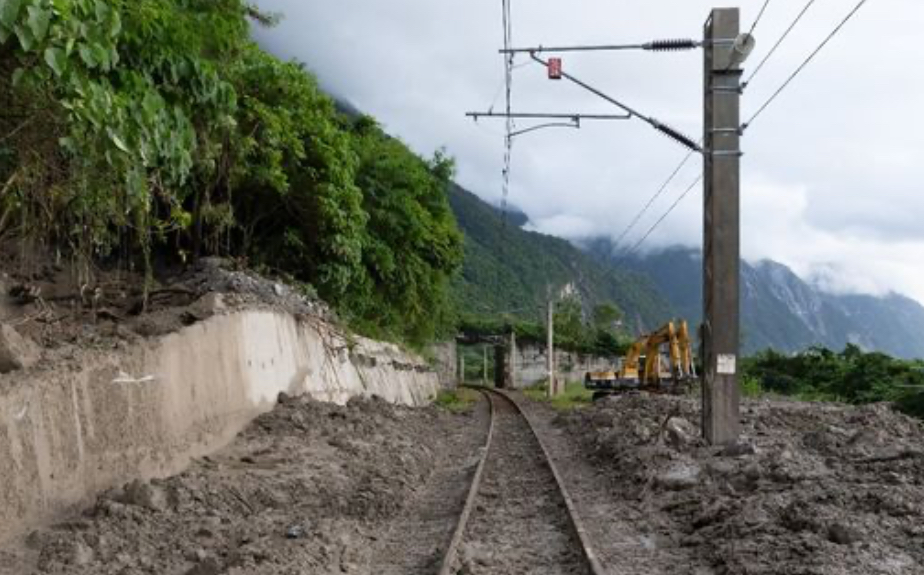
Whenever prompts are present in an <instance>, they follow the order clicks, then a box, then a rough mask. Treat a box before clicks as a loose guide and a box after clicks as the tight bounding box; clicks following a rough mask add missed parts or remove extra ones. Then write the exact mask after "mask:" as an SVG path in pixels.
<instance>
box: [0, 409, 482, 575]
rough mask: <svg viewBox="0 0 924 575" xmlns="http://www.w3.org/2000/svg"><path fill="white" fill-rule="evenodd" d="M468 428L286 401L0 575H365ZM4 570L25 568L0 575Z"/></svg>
mask: <svg viewBox="0 0 924 575" xmlns="http://www.w3.org/2000/svg"><path fill="white" fill-rule="evenodd" d="M473 417H474V416H473V415H472V414H471V413H466V414H450V413H448V412H446V411H443V410H439V409H436V408H425V409H420V408H418V409H412V408H406V407H399V406H394V405H391V404H388V403H386V402H384V401H382V400H378V399H371V400H352V401H350V403H349V404H348V405H346V406H342V407H341V406H336V405H331V404H324V403H320V402H316V401H313V400H311V399H308V398H290V397H287V396H285V395H284V394H283V395H282V396H281V398H280V403H279V405H277V407H276V408H275V410H274V411H272V412H270V413H267V414H265V415H263V416H261V417H259V418H257V419H256V420H255V421H254V422H252V423H251V424H250V426H249V427H248V428H247V429H246V430H245V431H244V432H243V433H242V434H241V435H239V436H238V438H237V439H235V441H234V442H233V443H232V444H231V445H230V446H228V447H227V448H225V449H224V450H222V451H220V452H218V453H217V454H215V455H213V456H211V457H206V458H202V459H201V460H199V461H197V462H195V463H194V464H193V465H192V466H191V467H190V469H189V470H187V471H186V472H185V473H182V474H181V475H178V476H175V477H172V478H169V479H164V480H153V481H150V482H147V481H134V482H132V483H129V484H128V485H126V486H124V487H122V488H120V489H115V490H112V491H109V492H107V493H105V494H103V495H102V496H100V497H99V498H98V500H97V501H96V504H95V505H93V506H92V507H91V508H90V509H88V510H87V511H86V512H84V513H83V514H82V515H80V516H78V517H75V518H73V519H71V520H69V521H65V522H62V523H60V524H58V525H55V526H53V527H50V528H48V529H42V530H39V531H36V532H34V533H32V534H31V535H30V536H29V537H28V540H27V541H26V547H25V548H24V549H20V552H19V553H18V555H17V554H16V553H14V552H11V551H9V550H7V551H5V552H4V551H0V574H2V575H12V574H13V573H16V575H23V574H24V573H35V574H59V575H63V574H68V575H90V574H94V575H106V574H112V575H116V574H119V575H128V574H158V575H161V574H169V575H172V574H177V575H217V574H227V575H234V574H244V573H247V574H274V575H276V574H302V573H312V574H327V573H338V574H340V573H369V572H374V570H373V571H369V570H368V563H369V560H370V557H369V555H370V553H371V550H372V549H373V548H374V546H375V542H376V540H377V539H378V538H379V537H380V536H381V534H382V533H384V532H386V530H387V526H388V524H389V523H390V522H391V521H392V520H393V519H394V518H395V517H396V515H397V514H398V513H399V512H400V510H401V509H402V507H403V506H404V505H405V504H406V502H407V501H408V500H409V499H411V498H412V496H413V495H414V494H415V492H417V491H418V490H420V489H422V488H423V486H424V484H425V483H426V481H427V479H428V478H429V477H430V475H431V474H432V473H433V472H434V469H436V468H438V467H439V466H440V465H442V464H444V463H445V462H444V461H443V459H445V458H447V457H451V456H452V454H446V453H443V452H442V450H441V449H440V447H441V446H443V445H445V444H447V442H449V441H450V438H451V437H452V436H453V434H456V436H458V434H465V433H469V430H468V427H469V426H470V425H471V423H472V418H473ZM456 456H458V454H456ZM30 554H31V559H30V560H29V561H24V559H23V556H28V555H30ZM13 559H16V560H18V562H19V564H20V565H23V564H29V565H30V566H29V568H28V569H25V570H24V569H23V568H20V569H18V570H14V571H8V572H7V571H5V570H4V568H3V566H4V564H15V563H16V561H13Z"/></svg>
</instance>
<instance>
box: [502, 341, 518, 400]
mask: <svg viewBox="0 0 924 575" xmlns="http://www.w3.org/2000/svg"><path fill="white" fill-rule="evenodd" d="M507 369H508V370H509V374H510V377H509V379H508V381H507V385H506V386H505V387H509V388H510V389H516V388H517V334H516V332H515V331H513V330H511V331H510V360H509V362H508V366H507Z"/></svg>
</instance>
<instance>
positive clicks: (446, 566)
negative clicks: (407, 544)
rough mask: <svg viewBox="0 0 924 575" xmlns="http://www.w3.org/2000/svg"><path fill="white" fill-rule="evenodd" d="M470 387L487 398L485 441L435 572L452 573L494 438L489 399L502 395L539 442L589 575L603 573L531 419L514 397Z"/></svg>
mask: <svg viewBox="0 0 924 575" xmlns="http://www.w3.org/2000/svg"><path fill="white" fill-rule="evenodd" d="M471 389H475V390H477V391H479V392H481V394H482V395H484V397H485V398H486V399H487V400H488V405H489V406H490V410H491V423H490V426H489V428H488V438H487V441H486V442H485V447H484V453H483V455H482V458H481V461H480V462H479V463H478V468H477V469H476V470H475V475H474V478H473V479H472V484H471V487H470V488H469V492H468V497H467V498H466V501H465V507H464V509H463V510H462V514H461V515H460V516H459V523H458V524H457V525H456V530H455V533H453V536H452V540H451V542H450V544H449V548H448V549H447V550H446V553H445V555H444V556H443V562H442V564H441V566H440V570H439V575H451V574H452V563H453V561H455V558H456V555H457V554H458V548H459V545H460V544H461V542H462V537H463V535H464V533H465V527H466V526H467V525H468V520H469V518H470V517H471V513H472V509H473V508H474V505H475V499H476V498H477V496H478V491H479V489H480V487H481V479H482V475H483V471H484V465H485V462H486V461H487V460H488V455H489V453H490V450H491V446H492V440H493V439H494V427H495V426H494V422H495V417H494V416H495V413H496V412H497V409H496V408H495V406H494V399H493V398H496V397H500V398H503V399H504V400H505V401H507V402H508V403H509V404H510V405H512V406H513V408H514V410H515V411H516V412H517V413H518V414H519V415H520V417H522V418H523V421H525V422H526V426H527V427H528V428H529V431H530V433H531V434H532V436H533V438H535V440H536V443H537V444H538V445H539V449H540V451H542V455H543V458H544V460H545V463H546V465H548V467H549V469H550V470H551V471H552V475H553V476H554V477H555V484H556V486H557V487H558V492H559V493H560V494H561V496H562V499H564V501H565V507H566V508H567V510H568V519H569V520H570V522H571V527H572V528H573V529H574V532H575V534H576V535H577V537H578V542H579V543H580V545H581V552H582V554H583V556H584V559H585V560H586V561H587V564H588V566H589V567H590V572H591V575H606V571H604V569H603V565H602V564H601V563H600V560H599V559H597V555H596V553H595V552H594V551H593V547H592V546H591V544H590V536H589V535H588V533H587V529H586V528H585V527H584V523H583V521H581V518H580V516H579V515H578V512H577V506H576V505H575V504H574V499H572V497H571V494H570V493H569V492H568V489H567V488H566V487H565V482H564V479H563V476H562V474H561V473H560V472H559V471H558V467H556V465H555V462H554V460H553V459H552V456H551V454H550V453H549V450H548V449H547V448H546V446H545V444H544V443H543V442H542V438H541V437H540V436H539V433H538V432H537V431H536V427H535V426H534V425H533V422H532V420H530V418H529V416H528V415H527V414H526V412H525V411H524V410H523V408H522V407H521V406H520V404H518V403H517V402H516V400H514V399H513V398H512V397H511V396H510V395H508V394H507V393H505V392H503V391H499V390H496V389H490V388H486V387H478V386H471Z"/></svg>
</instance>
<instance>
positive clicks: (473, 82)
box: [255, 0, 924, 300]
mask: <svg viewBox="0 0 924 575" xmlns="http://www.w3.org/2000/svg"><path fill="white" fill-rule="evenodd" d="M258 4H259V5H260V6H261V7H263V8H265V9H268V10H272V11H278V12H282V13H284V14H285V16H286V17H285V20H284V21H283V22H282V24H281V25H280V26H278V27H277V28H274V29H271V30H261V29H258V30H256V32H255V34H256V37H257V38H258V40H259V41H260V42H261V43H263V44H264V45H265V46H266V47H268V48H269V49H270V50H272V51H273V52H275V53H277V54H279V55H280V56H282V57H285V58H294V59H298V60H301V61H304V62H305V63H306V64H307V65H308V66H309V68H311V69H312V70H314V71H315V72H316V73H317V75H318V77H319V78H320V79H321V81H322V83H323V84H324V85H325V86H326V87H328V88H329V89H331V90H333V91H335V92H337V93H339V94H343V95H345V96H347V97H348V98H349V99H350V100H351V101H352V102H353V103H354V104H356V105H357V106H358V107H360V108H361V109H362V110H364V111H367V112H369V113H371V114H373V115H375V116H376V117H377V118H379V120H380V121H382V122H383V124H384V125H385V126H386V128H387V129H388V130H390V131H391V132H392V133H394V134H395V135H398V136H400V137H401V138H402V139H404V140H405V141H406V142H408V143H409V144H410V145H411V146H412V147H413V148H414V149H416V150H417V151H419V152H421V153H424V154H429V153H431V152H432V151H433V150H434V149H436V148H439V147H441V146H446V147H447V148H448V149H449V151H450V153H452V154H453V155H454V156H455V157H456V159H457V166H458V179H459V181H460V183H461V184H462V185H464V186H466V187H467V188H469V189H471V190H472V191H473V192H475V193H477V194H479V195H481V196H482V197H484V198H486V199H488V200H491V201H495V202H496V201H498V200H499V198H500V191H501V185H500V180H501V178H500V172H501V168H502V165H501V164H502V157H503V136H502V133H501V132H502V128H503V126H502V124H501V123H499V122H492V121H490V120H482V121H481V122H479V123H478V124H475V123H473V122H472V121H471V120H468V119H466V118H465V117H464V115H463V114H464V112H465V111H468V110H485V109H487V108H488V107H489V106H491V105H492V103H493V104H494V105H495V106H496V109H499V108H500V105H501V103H502V100H503V98H502V93H501V91H500V90H499V88H500V87H501V86H502V79H503V70H502V61H501V59H500V57H499V55H498V54H497V52H496V49H497V48H498V47H499V43H500V40H501V23H500V0H466V1H462V0H438V1H429V2H428V1H424V0H389V1H388V2H382V1H381V0H339V1H338V2H329V1H322V0H259V1H258ZM712 4H713V2H712V1H711V0H710V1H709V2H707V1H705V0H660V1H658V2H620V3H618V5H617V3H613V2H609V1H607V0H575V1H574V2H569V3H563V2H558V1H553V0H532V1H531V2H521V1H518V0H513V10H514V36H515V38H514V40H515V43H516V44H518V45H537V44H546V45H549V44H553V43H554V44H578V43H579V44H596V43H613V42H623V41H626V42H635V41H646V40H651V39H655V38H675V37H693V38H696V37H698V36H700V35H701V34H702V32H701V30H702V25H703V22H704V21H705V19H706V16H707V14H708V12H709V9H710V7H711V5H712ZM741 5H742V19H743V21H744V22H745V23H746V24H747V23H750V22H751V21H752V19H753V17H754V16H755V15H756V13H757V11H758V10H759V9H760V7H761V6H762V5H763V0H742V2H741ZM852 5H853V4H852V3H850V4H847V3H843V2H818V3H816V4H814V5H813V7H812V9H811V10H810V11H809V13H808V15H807V16H806V18H805V20H804V21H803V23H802V24H800V26H799V27H798V28H796V30H795V31H794V33H793V34H792V36H791V37H790V39H789V40H787V41H786V42H785V43H784V44H783V45H782V47H781V48H780V50H779V51H778V52H777V53H776V54H775V55H774V57H773V59H771V60H770V61H769V62H768V63H767V65H766V66H765V67H764V68H763V70H762V71H761V72H760V75H759V76H757V78H755V80H754V81H753V83H752V84H751V86H750V87H749V89H748V91H747V93H746V94H745V97H744V99H743V103H742V110H743V115H744V117H745V118H747V117H748V116H749V115H750V114H751V113H753V112H754V111H755V110H757V109H758V107H759V105H760V103H761V102H763V101H764V100H765V99H766V98H767V97H769V96H770V95H771V94H772V93H773V91H774V90H775V89H776V88H777V87H778V86H779V85H780V84H781V83H782V82H783V81H784V80H785V79H786V78H787V77H788V76H789V74H790V73H791V72H792V70H793V69H794V68H795V66H796V65H797V64H798V63H799V62H801V61H802V59H803V58H804V57H805V56H807V55H808V53H810V52H811V50H812V49H813V48H814V47H815V46H816V45H817V44H818V42H819V41H820V40H821V39H822V38H824V36H825V35H826V34H827V33H828V32H830V31H831V30H832V29H833V27H834V26H835V25H836V24H837V23H838V22H839V21H840V20H841V19H842V18H843V16H844V15H846V13H847V11H849V9H850V8H851V7H852ZM803 6H804V4H803V3H802V2H796V3H782V2H774V3H771V4H770V6H769V8H768V10H767V13H766V15H765V17H764V19H763V20H762V21H761V23H760V26H759V27H758V29H757V30H756V32H755V35H756V36H757V39H758V48H757V50H756V51H755V53H754V55H753V56H752V60H751V61H749V62H748V65H749V66H750V67H751V68H752V69H753V67H754V65H755V64H756V63H757V62H759V59H760V58H762V57H763V55H764V54H766V51H767V50H768V49H769V47H770V46H772V44H773V42H775V40H776V38H778V37H779V35H780V34H781V33H782V31H783V30H785V28H786V27H787V26H788V24H789V23H790V22H791V20H792V18H794V17H795V15H796V14H797V13H798V11H799V10H801V9H802V7H803ZM922 28H924V5H921V3H920V2H919V1H915V0H893V1H892V2H890V3H886V2H870V3H868V4H867V5H866V6H865V7H864V8H863V9H862V10H861V11H860V12H859V14H858V15H857V17H856V19H855V20H853V21H851V23H850V24H849V25H848V26H846V27H845V28H844V29H843V31H842V32H841V33H840V34H839V35H838V36H837V37H836V38H835V39H834V40H833V41H832V42H831V43H830V44H829V46H828V47H827V48H826V49H825V50H824V51H823V52H822V53H821V54H820V55H819V56H818V58H817V59H816V60H815V61H813V62H812V63H811V64H810V65H809V67H808V68H807V69H806V70H805V72H804V74H803V75H802V76H800V77H799V78H797V79H796V80H795V81H794V82H793V83H792V85H791V86H790V87H789V88H788V89H787V90H786V91H785V92H783V94H782V95H781V96H780V98H779V99H778V100H777V101H775V102H774V104H773V105H772V106H771V107H770V108H768V109H767V111H766V112H765V113H764V114H763V115H762V116H761V117H760V118H759V119H758V120H757V121H756V122H755V123H754V124H753V126H752V127H751V128H750V129H749V130H748V132H747V134H746V137H745V138H744V139H743V143H742V144H743V147H744V150H745V151H746V154H747V155H746V156H745V158H744V161H743V173H742V175H743V185H742V233H743V242H742V249H743V251H744V254H745V256H746V257H748V258H749V259H752V260H756V259H760V258H770V259H774V260H777V261H780V262H783V263H786V264H788V265H790V266H792V267H793V268H794V270H795V271H796V272H797V273H799V274H800V275H802V276H803V277H805V278H807V279H812V278H814V279H816V280H818V281H819V282H822V283H824V284H825V285H826V286H827V287H829V288H831V289H836V290H841V291H845V290H846V291H863V292H869V293H883V292H885V291H888V290H898V291H902V292H905V293H908V294H909V295H912V296H914V297H917V298H918V299H919V300H924V267H921V266H920V265H919V263H918V261H919V259H920V254H921V253H922V248H924V225H921V224H919V220H920V216H919V215H924V193H922V192H924V190H922V187H924V162H921V160H920V159H921V158H922V157H924V119H922V115H921V112H920V102H921V101H924V69H922V68H921V67H920V66H914V65H913V62H915V61H916V60H919V59H920V58H919V56H920V53H921V48H920V43H919V40H918V36H919V30H921V29H922ZM518 63H525V64H527V65H525V66H523V67H521V68H518V69H517V71H516V72H515V83H514V103H515V108H516V109H518V110H523V111H556V112H571V111H584V112H604V113H608V112H614V111H618V110H616V109H615V108H614V107H613V106H611V105H609V104H607V103H606V102H604V101H602V100H600V99H598V98H596V97H594V96H592V95H590V94H587V93H586V92H583V91H581V90H580V89H578V88H576V87H575V86H573V85H570V84H569V83H567V82H550V81H548V80H547V79H546V78H545V77H544V71H543V70H542V69H541V68H539V67H538V66H535V65H529V64H528V63H527V62H526V60H525V59H520V60H518ZM564 64H565V68H566V70H567V71H568V72H570V73H572V74H574V75H576V76H578V77H580V78H582V79H585V80H587V81H588V82H590V83H592V84H594V85H595V86H598V87H599V88H600V89H602V90H604V91H605V92H607V93H608V94H612V95H614V96H617V97H618V98H620V99H622V100H624V101H625V102H626V103H628V104H630V105H632V106H634V107H637V108H638V109H640V110H641V111H643V112H645V113H647V114H651V115H653V116H655V117H657V118H658V119H660V120H662V121H665V122H667V123H669V124H671V125H672V126H675V127H677V128H678V129H681V130H682V131H684V132H686V133H688V134H692V135H697V134H698V133H699V132H700V130H701V129H702V128H701V117H702V78H701V75H702V63H701V55H700V54H699V53H695V52H692V53H679V54H651V53H596V54H568V55H566V56H565V58H564ZM684 154H685V151H684V150H683V149H682V148H680V147H679V146H677V145H676V144H675V143H673V142H672V141H670V140H668V139H667V138H665V137H663V136H661V135H660V134H658V133H656V132H654V131H653V130H652V129H651V128H650V127H649V126H647V125H645V124H643V123H641V122H639V121H637V120H636V121H630V122H612V123H594V124H590V123H588V124H585V126H583V127H582V129H581V130H566V129H556V130H547V131H540V132H535V133H532V134H530V135H526V136H523V137H522V138H518V139H517V140H516V142H515V147H514V156H513V170H512V182H511V188H510V197H509V200H510V202H511V203H513V204H516V205H517V206H519V207H521V208H522V209H523V210H524V211H525V212H526V213H527V214H528V215H529V216H530V218H531V219H532V221H533V224H534V225H535V226H536V227H537V228H538V229H539V230H541V231H544V232H548V233H554V234H557V235H562V236H566V237H577V236H583V235H586V234H588V233H599V234H607V235H611V236H618V235H619V234H620V233H621V232H622V231H623V230H624V229H625V227H626V225H627V224H628V223H629V222H630V221H631V220H632V219H633V218H634V217H635V215H636V214H637V213H638V211H639V210H640V208H641V207H642V206H643V205H645V203H646V202H648V200H649V198H650V197H651V196H652V194H653V193H654V192H655V191H656V190H657V189H658V187H659V186H660V185H661V184H662V183H663V182H664V180H665V178H667V176H668V175H669V174H670V173H671V171H672V170H673V169H674V168H675V167H676V165H677V164H678V163H679V161H680V160H681V158H683V156H684ZM700 165H701V164H700V163H699V162H698V161H696V162H692V163H691V165H690V166H688V168H687V169H685V170H684V171H683V172H682V173H681V174H680V175H679V176H678V178H677V180H676V182H674V184H673V185H672V186H671V187H670V188H669V189H668V190H667V191H666V193H664V194H663V197H661V198H659V200H658V201H657V202H655V204H654V205H653V207H652V209H651V211H650V213H647V214H646V215H645V217H644V218H642V220H641V221H640V222H639V224H638V226H637V227H636V228H635V229H633V230H632V233H631V234H629V238H628V240H627V241H628V243H630V244H631V243H634V242H635V241H637V239H638V238H639V237H641V235H642V234H644V233H645V232H646V231H647V230H648V229H649V228H650V227H651V226H652V224H653V223H654V222H655V221H656V220H657V219H658V217H660V216H661V215H662V214H663V213H664V212H665V211H666V210H667V208H668V207H669V206H670V205H671V204H672V203H673V202H674V200H675V199H676V198H677V196H678V195H679V194H680V193H681V192H682V191H683V190H684V189H685V188H686V187H687V185H689V182H691V181H692V180H693V178H695V177H696V175H697V170H698V169H699V166H700ZM701 220H702V194H701V191H700V190H699V189H697V190H694V191H693V192H691V193H690V194H689V196H688V197H687V198H686V199H685V200H684V201H683V202H682V203H681V204H679V205H678V207H677V209H676V210H675V211H674V212H673V213H672V214H671V215H670V217H668V218H667V219H666V220H665V221H664V223H663V225H661V226H660V227H658V228H657V229H656V230H655V231H654V233H652V234H651V236H650V238H649V239H648V240H647V241H646V242H645V247H646V248H647V249H656V248H658V247H663V246H667V245H671V244H677V243H680V244H685V245H699V243H700V241H701V237H702V223H701Z"/></svg>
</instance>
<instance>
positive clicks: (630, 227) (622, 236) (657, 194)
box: [612, 150, 694, 253]
mask: <svg viewBox="0 0 924 575" xmlns="http://www.w3.org/2000/svg"><path fill="white" fill-rule="evenodd" d="M693 154H694V151H693V150H690V151H689V152H688V153H687V155H686V156H684V158H683V160H682V161H681V162H680V164H679V165H678V166H677V167H676V168H675V169H674V171H673V172H672V173H671V175H670V176H669V177H668V178H667V180H665V182H664V183H663V184H661V187H660V188H658V190H657V191H656V192H655V193H654V195H653V196H651V198H650V199H649V200H648V203H647V204H645V207H643V208H642V209H641V210H640V211H639V212H638V213H637V214H636V215H635V217H634V218H633V219H632V221H631V222H629V225H627V226H626V227H625V229H623V231H622V233H621V234H619V237H618V238H617V239H616V241H615V242H613V249H612V251H613V253H615V252H616V251H617V250H618V249H619V246H620V245H621V244H622V241H623V240H624V239H625V238H626V236H628V235H629V232H631V231H632V230H633V229H634V228H635V226H636V225H637V224H638V223H639V221H641V219H642V216H644V215H645V214H646V213H647V212H648V210H649V209H651V206H653V205H654V203H655V201H656V200H657V199H658V198H660V197H661V196H662V195H663V194H664V192H666V191H667V187H668V186H669V185H670V184H671V182H673V181H674V179H675V178H676V177H677V175H678V174H680V170H682V169H683V167H684V166H686V165H687V162H689V161H690V158H692V157H693Z"/></svg>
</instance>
